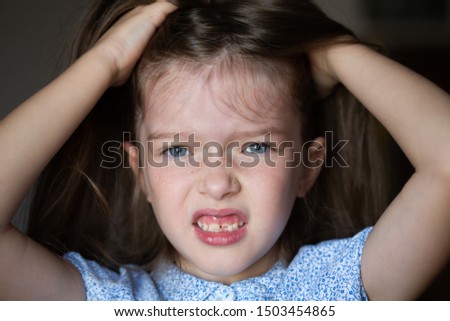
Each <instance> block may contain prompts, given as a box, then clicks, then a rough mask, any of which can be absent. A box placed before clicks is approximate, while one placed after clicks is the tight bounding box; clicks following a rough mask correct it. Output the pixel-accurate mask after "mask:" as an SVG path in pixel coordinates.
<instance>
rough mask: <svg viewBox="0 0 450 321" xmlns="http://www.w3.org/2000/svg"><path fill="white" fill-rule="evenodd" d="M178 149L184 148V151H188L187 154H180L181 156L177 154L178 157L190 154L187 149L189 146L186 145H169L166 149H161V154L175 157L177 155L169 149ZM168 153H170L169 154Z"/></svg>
mask: <svg viewBox="0 0 450 321" xmlns="http://www.w3.org/2000/svg"><path fill="white" fill-rule="evenodd" d="M177 149H178V150H180V149H183V150H186V152H187V153H188V154H187V155H186V154H185V155H182V156H178V157H183V156H189V155H190V153H191V152H190V151H189V148H188V147H186V146H170V147H169V148H166V149H164V150H163V151H162V154H163V155H165V156H170V157H174V158H175V157H177V156H174V155H173V154H172V153H171V151H176V150H177ZM169 154H170V155H169Z"/></svg>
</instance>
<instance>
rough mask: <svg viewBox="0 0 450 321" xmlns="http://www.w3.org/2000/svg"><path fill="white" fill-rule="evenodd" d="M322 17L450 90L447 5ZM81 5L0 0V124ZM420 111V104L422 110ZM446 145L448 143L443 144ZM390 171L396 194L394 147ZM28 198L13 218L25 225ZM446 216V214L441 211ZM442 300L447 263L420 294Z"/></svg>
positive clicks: (405, 167)
mask: <svg viewBox="0 0 450 321" xmlns="http://www.w3.org/2000/svg"><path fill="white" fill-rule="evenodd" d="M315 2H316V3H318V4H319V5H320V6H321V7H322V8H323V9H324V10H325V12H327V13H328V14H329V15H330V16H332V17H333V18H335V19H336V20H338V21H340V22H341V23H343V24H344V25H346V26H348V27H350V28H351V29H352V30H353V31H355V32H356V34H357V35H359V36H360V37H362V38H363V39H364V40H366V41H368V42H371V43H375V44H379V45H381V46H383V47H384V48H385V50H386V53H387V55H388V56H390V57H391V58H393V59H395V60H397V61H399V62H400V63H402V64H404V65H406V66H408V67H410V68H411V69H413V70H415V71H417V72H419V73H420V74H422V75H424V76H425V77H427V78H429V79H430V80H432V81H433V82H435V83H436V84H437V85H439V86H440V87H442V88H443V89H445V90H446V91H447V92H450V0H376V1H375V0H315ZM88 3H89V1H88V0H77V1H71V0H46V1H24V0H1V2H0V119H1V118H3V117H5V116H6V115H7V114H8V113H9V112H10V111H11V110H12V109H13V108H14V107H15V106H17V105H18V104H20V103H21V102H23V101H24V100H25V99H26V98H28V97H29V96H31V95H32V94H33V93H34V92H36V91H37V90H39V89H40V88H42V87H43V86H45V85H46V84H47V83H48V82H50V81H51V80H52V79H53V78H54V77H56V76H57V75H58V74H59V73H60V72H61V71H62V70H63V68H64V64H65V60H64V48H65V47H67V46H68V45H69V44H70V40H71V35H72V34H73V32H74V30H75V29H76V28H75V26H76V23H77V21H78V20H79V18H80V17H81V15H82V13H83V9H84V8H85V6H86V5H87V4H88ZM424 108H426V106H424ZM443 139H444V142H445V143H447V142H448V139H449V138H448V137H445V138H443ZM389 144H390V146H389V149H390V150H391V151H392V155H394V157H393V158H392V164H391V169H390V170H391V171H392V173H395V175H393V176H394V177H393V181H392V184H393V191H394V192H398V191H399V190H400V188H401V186H403V184H404V183H405V181H406V180H407V179H408V178H409V176H410V175H411V174H412V167H411V165H410V164H409V162H408V161H407V160H406V158H405V157H404V155H403V154H402V153H401V151H400V150H399V149H398V147H397V145H396V144H395V143H394V142H390V143H389ZM27 207H28V200H26V201H25V202H24V204H23V205H22V207H21V209H20V210H19V213H18V215H17V217H16V219H15V223H16V225H17V226H19V227H20V228H24V227H25V226H26V213H27ZM449 211H450V209H449ZM421 299H422V300H450V264H449V266H448V267H447V268H446V269H445V270H444V271H443V272H442V273H441V274H440V276H439V277H438V278H437V279H436V280H435V282H434V283H433V284H432V285H431V286H430V288H429V290H428V291H427V292H426V293H425V294H424V295H423V296H422V298H421Z"/></svg>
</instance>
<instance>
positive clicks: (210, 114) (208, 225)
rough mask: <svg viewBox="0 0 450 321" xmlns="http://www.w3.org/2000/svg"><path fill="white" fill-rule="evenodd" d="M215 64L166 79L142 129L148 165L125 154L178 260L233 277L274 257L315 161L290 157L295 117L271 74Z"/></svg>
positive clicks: (221, 278)
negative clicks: (307, 163) (217, 68)
mask: <svg viewBox="0 0 450 321" xmlns="http://www.w3.org/2000/svg"><path fill="white" fill-rule="evenodd" d="M209 68H211V67H206V66H204V67H202V68H201V69H200V70H199V69H196V71H195V72H193V70H194V69H192V70H191V71H192V72H187V71H180V70H178V71H172V72H171V73H172V75H171V76H170V75H166V76H164V79H163V80H160V82H159V83H158V84H157V86H156V87H155V88H154V90H153V91H152V95H151V96H150V97H148V98H150V99H148V101H147V103H148V105H147V106H146V112H145V115H144V116H143V119H142V121H141V124H140V129H139V137H140V141H141V143H143V144H144V145H145V157H144V159H145V164H144V166H143V168H140V169H137V164H138V156H137V152H136V149H129V153H130V160H131V164H134V165H133V166H134V171H135V173H136V174H137V175H138V176H139V180H140V184H141V188H142V189H143V191H144V193H145V194H146V196H147V200H148V201H149V202H150V203H151V204H152V206H153V209H154V213H155V215H156V218H157V220H158V222H159V225H160V227H161V229H162V231H163V232H164V234H165V236H166V237H167V239H168V240H169V241H170V242H171V244H172V245H173V246H174V248H175V249H176V251H177V253H178V255H179V260H180V263H181V268H182V269H183V270H184V271H186V272H188V273H191V274H193V275H196V276H198V277H201V278H203V279H207V280H212V281H218V282H223V283H228V284H229V283H232V282H235V281H238V280H241V279H244V278H249V277H252V276H256V275H260V274H261V273H264V272H265V271H267V270H268V269H269V268H270V267H271V266H272V264H273V263H274V262H275V261H276V259H277V257H278V247H277V240H278V239H279V237H280V235H281V233H282V232H283V230H284V228H285V226H286V223H287V221H288V218H289V215H290V213H291V210H292V207H293V203H294V200H295V198H296V197H297V196H300V197H301V196H303V195H304V193H305V192H306V190H307V189H308V188H309V185H310V183H309V182H310V181H311V177H313V176H314V174H312V173H313V172H314V171H317V170H314V169H308V170H306V169H305V168H304V167H303V166H301V165H300V166H298V165H297V166H294V165H293V164H292V163H290V161H292V160H293V158H294V152H300V151H301V141H300V128H299V116H298V115H297V114H296V113H295V112H294V111H293V108H292V106H291V103H290V102H289V100H288V99H286V97H283V95H282V94H281V93H280V90H277V89H276V86H275V85H273V84H272V82H271V80H270V79H269V77H267V76H266V75H261V74H260V75H257V76H255V75H251V74H249V73H244V72H242V74H240V75H238V76H237V75H236V74H231V73H225V74H223V73H221V75H220V77H219V76H218V75H217V73H214V72H210V70H209ZM175 72H176V73H175ZM144 142H145V143H144Z"/></svg>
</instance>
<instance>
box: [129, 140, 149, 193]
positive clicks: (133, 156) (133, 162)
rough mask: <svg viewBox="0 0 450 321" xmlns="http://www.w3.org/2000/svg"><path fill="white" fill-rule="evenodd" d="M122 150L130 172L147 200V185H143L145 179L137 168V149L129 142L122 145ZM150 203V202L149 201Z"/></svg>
mask: <svg viewBox="0 0 450 321" xmlns="http://www.w3.org/2000/svg"><path fill="white" fill-rule="evenodd" d="M123 149H124V150H125V151H126V152H127V155H128V163H129V164H130V167H131V170H132V171H133V174H134V177H135V178H136V182H137V183H138V184H139V187H140V188H141V191H142V193H144V195H145V197H146V198H147V200H148V199H149V191H148V188H147V184H146V183H145V177H144V174H143V173H142V168H141V167H140V166H139V148H138V147H137V146H134V145H133V144H132V143H130V142H124V143H123ZM149 202H150V200H149Z"/></svg>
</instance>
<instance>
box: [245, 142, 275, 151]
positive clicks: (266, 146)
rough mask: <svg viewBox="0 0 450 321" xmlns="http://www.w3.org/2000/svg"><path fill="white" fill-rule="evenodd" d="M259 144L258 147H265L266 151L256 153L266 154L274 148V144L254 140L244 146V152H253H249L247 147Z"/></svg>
mask: <svg viewBox="0 0 450 321" xmlns="http://www.w3.org/2000/svg"><path fill="white" fill-rule="evenodd" d="M254 146H257V148H264V151H263V152H261V153H258V152H256V154H265V153H267V152H268V151H270V150H271V149H272V147H273V146H270V145H269V144H266V143H262V142H261V143H256V142H252V143H248V144H247V145H246V146H244V149H243V150H242V152H243V153H252V152H247V151H246V150H247V148H249V147H254Z"/></svg>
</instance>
